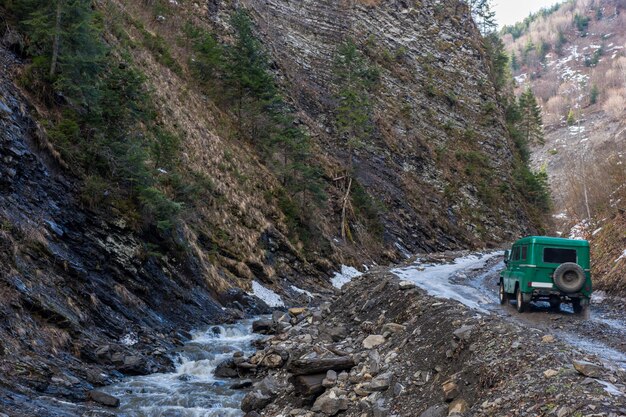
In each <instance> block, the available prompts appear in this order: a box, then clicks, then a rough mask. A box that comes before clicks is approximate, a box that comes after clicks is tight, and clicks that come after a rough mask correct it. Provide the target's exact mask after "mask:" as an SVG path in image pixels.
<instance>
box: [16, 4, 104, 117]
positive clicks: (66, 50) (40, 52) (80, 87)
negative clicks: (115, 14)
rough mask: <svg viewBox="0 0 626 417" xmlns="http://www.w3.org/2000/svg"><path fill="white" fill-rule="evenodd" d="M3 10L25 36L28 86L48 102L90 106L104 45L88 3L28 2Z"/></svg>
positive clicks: (92, 100)
mask: <svg viewBox="0 0 626 417" xmlns="http://www.w3.org/2000/svg"><path fill="white" fill-rule="evenodd" d="M8 8H9V10H14V11H15V13H16V15H17V18H18V19H19V26H20V28H21V29H22V30H23V31H24V32H25V33H26V34H27V35H28V40H29V42H28V46H27V52H28V54H29V55H30V56H31V57H32V58H33V63H32V65H31V66H30V67H29V69H28V71H29V73H30V74H29V77H30V78H31V80H36V81H37V82H35V83H32V84H29V85H28V87H30V88H31V90H32V91H33V92H34V93H36V94H38V95H39V97H41V98H42V99H44V100H45V101H47V102H52V101H58V100H59V99H61V100H65V101H67V102H71V103H73V104H75V105H84V106H89V105H91V104H92V103H94V101H96V100H97V99H98V97H97V94H98V91H97V88H96V82H97V78H98V74H99V72H100V71H101V69H102V67H103V65H104V52H105V45H104V44H103V42H102V41H101V39H100V30H101V29H100V27H99V22H98V16H97V14H96V13H95V12H94V11H93V10H92V8H91V1H89V0H56V1H43V0H28V1H22V2H16V3H10V4H9V7H8ZM46 87H51V88H46ZM53 95H54V97H53Z"/></svg>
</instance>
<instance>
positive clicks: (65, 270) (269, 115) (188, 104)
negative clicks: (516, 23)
mask: <svg viewBox="0 0 626 417" xmlns="http://www.w3.org/2000/svg"><path fill="white" fill-rule="evenodd" d="M29 8H30V9H29ZM73 8H76V9H73ZM0 12H1V13H0V14H1V15H2V17H3V22H2V29H0V30H1V32H0V34H1V35H2V38H1V39H2V45H1V46H0V64H1V65H2V72H0V126H1V129H0V156H1V158H2V161H3V164H2V165H1V166H0V173H1V174H2V175H1V176H0V191H1V193H0V281H2V288H3V289H2V291H1V292H0V297H1V301H2V302H1V303H0V304H1V305H2V308H1V314H2V316H3V317H4V318H5V320H4V321H3V325H2V327H1V328H0V338H1V340H2V342H1V344H0V356H2V357H3V361H2V364H1V368H0V369H1V371H0V372H1V374H2V375H3V378H2V385H1V386H0V390H2V391H3V394H4V392H5V391H6V392H12V394H10V396H9V395H8V394H7V396H6V398H8V399H7V400H6V402H7V403H6V404H10V405H11V407H13V409H16V410H23V412H24V413H25V415H29V413H30V414H33V413H35V414H37V413H39V412H40V411H37V410H41V409H42V408H39V407H43V408H45V409H49V407H50V404H49V402H50V398H49V397H59V396H60V397H63V398H65V399H69V400H71V401H82V400H84V399H85V395H86V392H87V390H89V389H91V388H93V387H94V386H99V385H102V384H105V383H107V382H109V381H110V380H111V378H114V377H116V376H120V375H121V374H120V373H123V374H144V373H149V372H154V371H156V370H161V369H167V368H168V367H170V366H171V361H170V360H169V359H167V358H166V357H165V356H164V355H163V353H164V352H165V351H166V350H169V349H171V348H172V347H173V346H174V344H175V343H179V342H180V341H181V340H184V339H185V338H187V336H188V334H186V332H185V331H184V330H188V329H190V328H193V327H197V326H200V325H202V324H206V323H210V322H219V321H224V320H232V319H235V318H239V317H242V316H243V314H245V313H247V314H258V313H259V312H262V311H267V306H266V305H264V303H262V302H259V300H257V299H255V298H254V297H251V296H248V295H247V294H245V292H253V291H255V290H256V291H257V292H258V290H259V288H261V289H262V288H263V286H265V287H269V288H272V289H273V290H275V291H276V292H278V293H279V294H280V295H281V296H282V297H283V298H282V299H283V301H284V302H285V303H287V304H289V303H292V302H294V300H296V299H298V297H302V298H307V297H306V296H304V295H303V294H307V291H310V292H314V293H317V294H322V295H323V294H329V293H332V291H333V290H332V289H331V285H330V282H329V280H328V277H329V275H330V274H331V273H332V271H333V270H335V269H337V268H338V267H339V265H340V264H341V263H353V264H356V265H362V264H363V263H371V262H389V261H390V260H395V259H399V258H401V257H403V256H406V255H408V254H410V253H414V252H417V251H434V250H446V249H453V248H461V247H462V248H471V247H484V246H490V245H495V244H498V243H500V242H503V241H509V240H511V239H513V238H514V237H517V236H519V235H521V234H524V233H526V232H527V231H528V230H531V229H532V228H534V227H536V226H539V225H538V224H535V223H538V221H537V220H536V218H535V217H533V216H532V215H531V214H529V213H531V212H532V207H529V203H528V201H526V200H524V198H523V197H522V194H523V193H521V192H520V186H519V184H520V179H519V178H515V177H514V175H513V174H512V173H514V172H517V170H518V169H520V167H523V162H521V158H520V156H519V155H518V150H517V149H516V148H515V146H514V145H513V144H512V143H511V141H510V140H509V138H508V133H507V129H506V124H505V121H504V110H503V108H502V105H501V104H500V99H501V97H500V94H499V92H498V91H497V89H496V85H495V84H496V83H495V81H494V78H495V74H494V69H493V68H492V65H491V63H490V60H489V58H488V54H487V51H486V50H485V48H484V45H483V39H482V38H481V36H480V34H479V32H478V31H477V29H476V27H475V25H474V23H473V22H472V21H471V17H470V14H469V11H468V9H467V7H466V6H465V5H464V4H462V3H459V2H458V1H453V0H448V1H443V2H442V1H434V0H433V1H422V2H417V3H415V4H412V6H407V4H406V3H405V2H403V1H389V2H384V3H380V4H378V2H354V3H336V2H331V1H321V2H320V1H316V2H313V1H305V2H302V3H299V4H298V5H296V4H294V3H293V2H288V1H269V2H264V3H259V2H256V1H254V2H253V1H242V2H239V3H237V7H235V4H234V2H220V1H210V2H208V3H203V4H200V3H192V2H177V1H161V0H156V1H149V2H136V1H130V0H129V1H124V0H108V1H102V2H97V3H94V4H92V3H91V2H90V1H78V2H71V3H64V2H57V3H51V2H44V1H39V0H33V1H32V2H24V3H21V2H13V1H9V0H4V1H2V2H0ZM245 59H248V61H245ZM242 62H243V63H244V64H242ZM363 86H366V87H367V88H365V89H363V88H361V87H363ZM350 100H353V101H350ZM531 217H532V218H533V219H534V220H530V219H531ZM307 301H308V300H307ZM303 302H304V301H303ZM5 359H6V360H5ZM16 392H17V393H19V394H15V393H16ZM22 395H25V396H22ZM34 395H37V396H39V397H43V398H40V400H41V401H42V404H43V403H46V405H42V404H38V403H34V402H31V401H29V399H30V398H32V397H33V396H34ZM4 397H5V396H4V395H2V396H1V397H0V401H2V402H0V405H2V406H4V405H5V403H4V401H5V400H4ZM38 401H39V400H38ZM24 407H27V408H24ZM28 407H31V408H28ZM51 414H54V413H51Z"/></svg>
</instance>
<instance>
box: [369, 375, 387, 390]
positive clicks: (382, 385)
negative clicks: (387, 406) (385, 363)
mask: <svg viewBox="0 0 626 417" xmlns="http://www.w3.org/2000/svg"><path fill="white" fill-rule="evenodd" d="M392 378H393V373H391V372H387V373H384V374H381V375H378V376H377V377H376V378H374V379H373V380H372V382H370V386H369V389H370V391H387V390H388V389H389V387H390V386H391V379H392Z"/></svg>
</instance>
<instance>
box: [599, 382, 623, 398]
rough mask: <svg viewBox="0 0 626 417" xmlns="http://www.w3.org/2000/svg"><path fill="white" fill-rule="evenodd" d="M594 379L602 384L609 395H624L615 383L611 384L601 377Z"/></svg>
mask: <svg viewBox="0 0 626 417" xmlns="http://www.w3.org/2000/svg"><path fill="white" fill-rule="evenodd" d="M595 381H596V382H597V383H598V384H600V385H604V390H605V391H606V392H608V393H609V394H610V395H613V396H615V397H621V396H622V395H624V394H623V393H622V392H621V391H620V390H619V389H618V388H617V387H616V386H615V385H613V384H611V383H610V382H608V381H603V380H601V379H596V380H595Z"/></svg>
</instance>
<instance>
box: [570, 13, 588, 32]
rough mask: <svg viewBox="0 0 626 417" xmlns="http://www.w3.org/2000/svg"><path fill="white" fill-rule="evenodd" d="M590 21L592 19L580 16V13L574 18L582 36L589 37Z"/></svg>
mask: <svg viewBox="0 0 626 417" xmlns="http://www.w3.org/2000/svg"><path fill="white" fill-rule="evenodd" d="M590 20H591V19H589V17H588V16H584V15H580V14H578V13H576V15H575V16H574V25H575V26H576V29H577V30H578V32H580V36H582V37H585V36H587V29H588V28H589V21H590Z"/></svg>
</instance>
